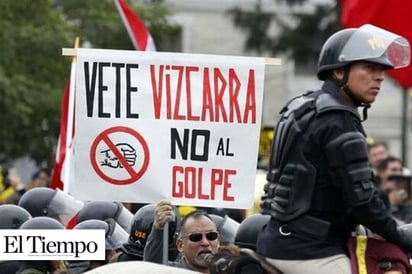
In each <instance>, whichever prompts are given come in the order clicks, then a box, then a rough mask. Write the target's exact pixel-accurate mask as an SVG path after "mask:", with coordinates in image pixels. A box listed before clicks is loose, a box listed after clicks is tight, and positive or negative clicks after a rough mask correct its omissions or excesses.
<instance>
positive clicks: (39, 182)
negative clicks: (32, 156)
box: [26, 168, 50, 191]
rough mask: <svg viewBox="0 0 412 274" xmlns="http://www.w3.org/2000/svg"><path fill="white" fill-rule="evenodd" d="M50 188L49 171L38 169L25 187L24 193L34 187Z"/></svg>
mask: <svg viewBox="0 0 412 274" xmlns="http://www.w3.org/2000/svg"><path fill="white" fill-rule="evenodd" d="M49 186H50V171H49V169H48V168H39V169H38V170H37V171H36V172H35V173H34V174H33V176H32V177H31V180H30V182H28V183H27V185H26V191H27V190H30V189H32V188H35V187H49Z"/></svg>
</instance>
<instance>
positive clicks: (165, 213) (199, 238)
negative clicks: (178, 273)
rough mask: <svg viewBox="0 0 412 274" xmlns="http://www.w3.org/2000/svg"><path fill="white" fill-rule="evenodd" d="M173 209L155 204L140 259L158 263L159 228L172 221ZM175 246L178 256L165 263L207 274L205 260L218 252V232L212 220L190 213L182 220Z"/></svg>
mask: <svg viewBox="0 0 412 274" xmlns="http://www.w3.org/2000/svg"><path fill="white" fill-rule="evenodd" d="M175 215H176V210H175V207H174V206H172V204H171V203H170V202H169V201H166V200H162V201H160V202H159V203H157V205H156V209H155V217H154V224H153V229H152V232H151V233H150V235H149V237H148V240H147V243H146V246H145V250H144V260H145V261H150V262H156V263H162V259H163V257H162V246H163V227H164V226H165V224H166V222H169V221H170V220H173V219H174V218H176V216H175ZM176 246H177V249H178V251H179V252H180V253H181V256H179V257H178V258H177V260H175V261H169V262H168V264H169V265H171V266H175V267H180V268H186V269H189V270H194V271H198V272H201V273H209V269H208V265H207V264H206V261H205V258H206V255H208V254H215V253H217V252H218V249H219V233H218V231H217V227H216V224H215V223H214V222H213V220H212V218H211V217H210V216H209V215H208V214H207V213H206V212H204V211H202V210H195V211H192V212H190V213H189V214H188V215H186V216H185V217H184V218H183V219H182V223H181V227H180V232H179V234H178V238H177V240H176Z"/></svg>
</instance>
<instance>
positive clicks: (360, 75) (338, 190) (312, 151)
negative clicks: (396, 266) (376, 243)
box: [257, 25, 412, 274]
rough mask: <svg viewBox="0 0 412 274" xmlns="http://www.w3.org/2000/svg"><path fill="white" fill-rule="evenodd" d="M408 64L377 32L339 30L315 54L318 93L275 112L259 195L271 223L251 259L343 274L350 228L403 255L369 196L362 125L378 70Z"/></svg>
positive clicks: (398, 40) (406, 53) (396, 40)
mask: <svg viewBox="0 0 412 274" xmlns="http://www.w3.org/2000/svg"><path fill="white" fill-rule="evenodd" d="M374 41H375V43H374ZM409 58H410V47H409V43H408V42H407V40H406V39H404V38H403V37H400V36H398V35H396V34H394V33H391V32H389V31H386V30H384V29H381V28H378V27H375V26H372V25H364V26H362V27H359V28H349V29H344V30H341V31H338V32H336V33H335V34H333V35H332V36H331V37H330V38H329V39H328V40H327V41H326V42H325V44H324V45H323V47H322V50H321V53H320V57H319V62H318V71H317V76H318V78H319V79H320V80H322V81H324V83H323V85H322V88H321V89H320V90H318V91H314V92H308V93H305V94H303V95H301V96H298V97H297V98H294V99H292V100H291V101H289V103H288V104H287V105H286V106H285V107H284V108H283V109H282V111H281V116H280V120H279V122H278V124H277V126H276V130H275V132H276V134H275V137H274V140H273V146H272V151H271V156H270V164H269V169H268V174H267V181H268V182H267V184H266V185H265V188H264V189H265V194H264V195H263V197H262V211H263V213H265V214H269V215H271V219H270V221H269V222H268V224H267V225H266V226H264V227H263V229H262V231H261V232H260V233H259V236H258V240H257V252H258V253H259V254H260V255H262V256H264V257H266V258H267V261H268V262H269V263H271V264H273V265H274V266H275V267H276V268H278V269H280V270H281V272H283V273H285V274H289V273H293V274H295V273H307V272H308V271H309V272H311V273H317V274H323V273H325V274H326V273H327V274H329V273H336V274H350V273H351V264H350V259H349V257H348V255H347V254H348V249H347V240H348V239H349V236H350V235H351V232H352V230H353V228H354V226H355V225H357V224H363V225H365V226H366V227H367V228H369V229H370V230H372V231H373V232H375V233H377V234H379V235H381V236H382V237H383V238H385V239H386V240H388V241H391V242H393V243H395V244H397V245H399V246H400V247H402V248H404V249H405V250H407V251H412V239H411V238H409V237H405V235H404V231H403V230H401V229H399V228H398V224H397V223H396V221H395V220H394V219H393V218H392V216H391V214H390V212H389V210H388V208H387V207H386V206H385V204H384V203H383V201H382V200H381V198H380V197H379V195H378V193H377V192H376V191H375V188H374V181H373V177H372V170H371V167H370V164H369V159H368V151H367V143H366V140H365V136H366V134H365V132H364V129H363V126H362V124H361V121H362V120H365V119H366V118H367V109H368V108H369V107H370V104H371V103H373V102H374V101H375V99H376V96H377V94H378V93H379V91H380V88H381V84H382V81H383V80H384V73H385V70H386V69H392V68H399V67H404V66H407V65H408V64H409ZM358 108H361V109H362V110H363V112H362V115H360V114H359V113H358Z"/></svg>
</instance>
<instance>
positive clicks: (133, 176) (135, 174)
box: [90, 126, 150, 185]
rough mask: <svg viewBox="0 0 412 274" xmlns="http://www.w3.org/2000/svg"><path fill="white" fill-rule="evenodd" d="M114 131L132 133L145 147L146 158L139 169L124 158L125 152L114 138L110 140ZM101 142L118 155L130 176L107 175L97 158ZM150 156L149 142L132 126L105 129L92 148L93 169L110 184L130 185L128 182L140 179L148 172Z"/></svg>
mask: <svg viewBox="0 0 412 274" xmlns="http://www.w3.org/2000/svg"><path fill="white" fill-rule="evenodd" d="M112 133H126V134H130V135H132V137H135V138H136V139H137V141H138V142H139V143H140V144H141V146H142V148H143V153H144V158H143V159H144V160H143V164H142V166H141V168H140V169H139V170H135V169H133V167H131V166H130V165H129V163H128V162H127V161H126V159H125V158H124V156H123V154H122V153H121V152H120V151H119V149H118V148H117V147H116V145H115V144H114V143H113V142H112V140H110V138H109V135H110V134H112ZM101 142H104V143H105V144H106V145H107V146H108V147H109V149H110V150H111V152H113V154H114V155H115V156H116V157H117V159H118V160H119V162H120V163H121V164H122V166H123V167H124V168H125V170H126V172H127V173H128V174H129V175H130V178H126V179H122V180H119V179H116V178H111V177H110V176H108V175H106V174H105V173H104V172H103V170H102V169H101V168H100V167H99V164H98V163H97V159H96V154H97V153H96V152H97V146H98V145H99V144H100V143H101ZM149 158H150V153H149V147H148V146H147V143H146V141H145V140H144V138H143V137H142V135H140V134H139V133H138V132H136V131H135V130H133V129H131V128H128V127H123V126H118V127H112V128H109V129H106V130H104V131H103V132H101V133H100V134H99V135H97V137H96V139H95V140H94V141H93V144H92V146H91V148H90V159H91V162H92V166H93V169H94V170H95V171H96V173H97V174H98V175H99V176H100V177H101V178H102V179H103V180H105V181H106V182H108V183H110V184H114V185H128V184H132V183H134V182H136V181H138V180H139V179H140V178H141V177H142V176H143V174H144V173H145V172H146V170H147V167H148V166H149Z"/></svg>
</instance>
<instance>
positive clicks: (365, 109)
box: [361, 104, 371, 122]
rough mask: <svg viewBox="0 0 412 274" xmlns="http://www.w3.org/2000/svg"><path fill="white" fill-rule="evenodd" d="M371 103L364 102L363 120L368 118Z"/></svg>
mask: <svg viewBox="0 0 412 274" xmlns="http://www.w3.org/2000/svg"><path fill="white" fill-rule="evenodd" d="M370 107H371V104H363V112H362V115H363V118H362V120H361V122H363V121H366V119H368V109H370Z"/></svg>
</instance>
